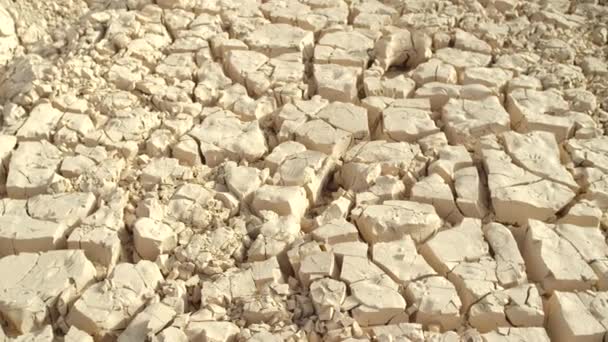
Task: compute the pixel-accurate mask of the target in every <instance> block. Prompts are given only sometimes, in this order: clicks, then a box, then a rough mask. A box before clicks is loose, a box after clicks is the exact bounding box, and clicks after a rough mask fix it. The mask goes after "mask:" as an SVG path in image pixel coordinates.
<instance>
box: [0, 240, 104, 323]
mask: <svg viewBox="0 0 608 342" xmlns="http://www.w3.org/2000/svg"><path fill="white" fill-rule="evenodd" d="M0 270H3V271H4V274H5V275H6V276H5V277H3V279H2V281H0V312H2V316H3V317H4V319H6V320H7V321H8V323H9V325H10V326H11V327H12V328H14V329H16V330H17V331H19V332H20V333H26V332H30V331H34V330H36V329H39V328H42V327H43V325H44V324H45V323H49V322H51V321H55V320H56V319H57V318H58V317H57V314H60V315H62V316H63V315H66V314H67V312H68V309H69V306H71V305H72V303H73V301H75V300H76V299H77V298H78V296H79V295H80V293H81V292H82V291H84V290H85V289H86V288H87V287H88V286H89V285H91V284H92V283H93V282H94V281H95V275H96V271H95V267H94V266H93V264H92V263H91V262H90V261H89V260H87V258H86V257H85V255H84V253H83V252H82V251H80V250H61V251H49V252H45V253H21V254H19V255H14V256H7V257H4V258H2V259H0ZM70 311H71V310H70Z"/></svg>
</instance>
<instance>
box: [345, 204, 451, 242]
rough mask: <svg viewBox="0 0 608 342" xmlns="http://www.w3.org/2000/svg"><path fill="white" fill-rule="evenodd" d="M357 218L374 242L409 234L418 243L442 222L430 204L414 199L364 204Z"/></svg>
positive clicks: (367, 237)
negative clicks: (414, 200)
mask: <svg viewBox="0 0 608 342" xmlns="http://www.w3.org/2000/svg"><path fill="white" fill-rule="evenodd" d="M355 221H356V222H357V227H359V231H360V232H361V235H362V236H363V239H364V240H365V241H367V242H368V243H370V244H374V243H377V242H389V241H393V240H399V239H401V238H403V237H404V236H406V235H409V236H411V237H412V239H413V240H414V241H416V242H417V243H419V242H423V241H425V240H426V239H428V238H429V237H430V236H431V235H433V234H434V233H435V232H436V231H437V229H439V227H440V226H441V224H442V222H441V219H440V218H439V216H437V213H436V212H435V208H433V206H432V205H430V204H425V203H417V202H411V201H385V202H384V203H383V204H379V205H370V206H367V207H364V208H363V210H362V212H361V214H359V215H358V216H357V217H356V218H355Z"/></svg>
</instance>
